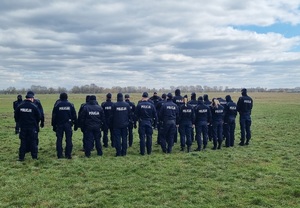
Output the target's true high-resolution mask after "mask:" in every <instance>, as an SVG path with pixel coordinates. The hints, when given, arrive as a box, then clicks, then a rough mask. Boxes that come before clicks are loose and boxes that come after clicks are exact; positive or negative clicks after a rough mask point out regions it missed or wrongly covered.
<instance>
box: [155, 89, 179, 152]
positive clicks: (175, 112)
mask: <svg viewBox="0 0 300 208" xmlns="http://www.w3.org/2000/svg"><path fill="white" fill-rule="evenodd" d="M172 99H173V95H172V93H168V94H167V101H166V102H165V103H164V104H163V105H162V107H161V109H160V112H159V120H160V121H161V122H162V123H163V124H162V125H163V131H164V134H163V136H162V138H161V141H160V142H161V148H162V151H163V152H164V153H171V152H172V148H173V145H174V135H175V132H176V129H177V126H176V124H177V123H176V122H177V121H178V119H179V109H178V106H177V105H176V104H175V103H174V102H173V100H172Z"/></svg>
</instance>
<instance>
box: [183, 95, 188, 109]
mask: <svg viewBox="0 0 300 208" xmlns="http://www.w3.org/2000/svg"><path fill="white" fill-rule="evenodd" d="M183 103H184V105H185V106H187V103H188V97H187V95H185V96H184V97H183Z"/></svg>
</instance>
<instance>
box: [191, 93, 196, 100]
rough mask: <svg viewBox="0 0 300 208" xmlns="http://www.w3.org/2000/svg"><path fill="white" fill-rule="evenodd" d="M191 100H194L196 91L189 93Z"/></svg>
mask: <svg viewBox="0 0 300 208" xmlns="http://www.w3.org/2000/svg"><path fill="white" fill-rule="evenodd" d="M191 100H196V93H194V92H192V94H191Z"/></svg>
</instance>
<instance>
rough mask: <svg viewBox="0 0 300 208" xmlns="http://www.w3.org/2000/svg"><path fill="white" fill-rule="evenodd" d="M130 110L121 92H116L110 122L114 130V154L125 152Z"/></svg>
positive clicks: (118, 154) (123, 154) (121, 154)
mask: <svg viewBox="0 0 300 208" xmlns="http://www.w3.org/2000/svg"><path fill="white" fill-rule="evenodd" d="M130 116H131V110H130V106H129V104H128V103H126V102H124V101H123V94H122V93H118V94H117V102H115V103H114V104H113V106H112V115H111V118H110V119H111V122H112V126H113V131H114V140H115V148H116V156H117V157H118V156H125V155H126V154H127V136H128V125H129V122H131V117H130Z"/></svg>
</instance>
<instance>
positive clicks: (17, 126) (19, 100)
mask: <svg viewBox="0 0 300 208" xmlns="http://www.w3.org/2000/svg"><path fill="white" fill-rule="evenodd" d="M22 101H23V100H22V95H18V96H17V100H16V101H14V102H13V109H14V111H15V110H16V109H17V107H18V106H19V105H20V104H21V103H22ZM19 132H20V125H19V123H18V122H16V126H15V134H18V133H19Z"/></svg>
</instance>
